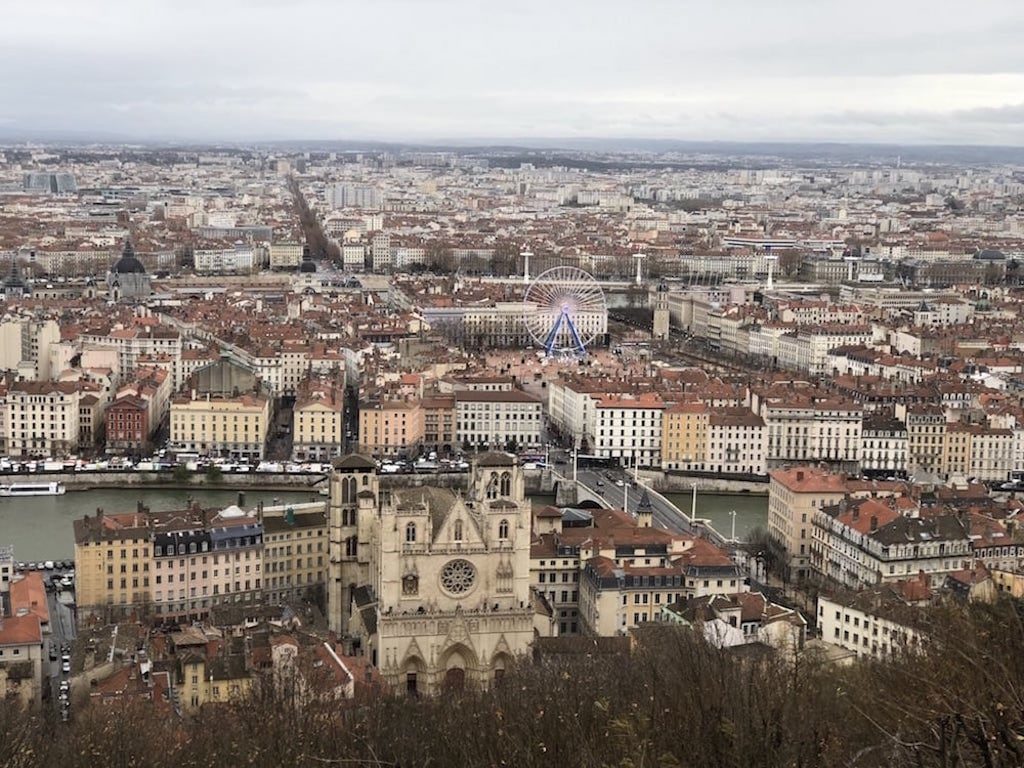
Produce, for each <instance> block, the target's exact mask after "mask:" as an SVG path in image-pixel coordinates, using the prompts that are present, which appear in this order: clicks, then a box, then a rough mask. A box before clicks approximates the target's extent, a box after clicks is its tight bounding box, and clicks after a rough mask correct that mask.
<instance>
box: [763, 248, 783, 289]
mask: <svg viewBox="0 0 1024 768" xmlns="http://www.w3.org/2000/svg"><path fill="white" fill-rule="evenodd" d="M764 260H765V261H767V262H768V284H767V285H765V289H766V290H769V291H770V290H772V289H774V288H775V281H774V280H773V277H774V276H775V262H776V261H778V260H779V257H778V256H776V255H775V254H774V253H770V254H768V255H767V256H765V257H764Z"/></svg>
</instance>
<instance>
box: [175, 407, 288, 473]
mask: <svg viewBox="0 0 1024 768" xmlns="http://www.w3.org/2000/svg"><path fill="white" fill-rule="evenodd" d="M270 416H271V412H270V398H268V397H267V396H266V395H256V394H245V395H240V396H238V397H215V396H209V395H208V396H206V397H203V398H202V399H199V398H198V397H190V396H185V397H179V398H176V399H175V400H173V401H172V402H171V445H172V446H173V447H174V448H175V449H176V450H178V451H190V452H195V453H199V454H203V455H208V454H220V455H227V456H231V457H232V458H241V459H262V458H263V452H264V449H265V447H266V443H267V434H268V433H269V431H270Z"/></svg>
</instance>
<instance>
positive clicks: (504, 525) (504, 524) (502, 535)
mask: <svg viewBox="0 0 1024 768" xmlns="http://www.w3.org/2000/svg"><path fill="white" fill-rule="evenodd" d="M498 539H499V540H500V541H507V540H508V520H502V521H501V522H500V523H498Z"/></svg>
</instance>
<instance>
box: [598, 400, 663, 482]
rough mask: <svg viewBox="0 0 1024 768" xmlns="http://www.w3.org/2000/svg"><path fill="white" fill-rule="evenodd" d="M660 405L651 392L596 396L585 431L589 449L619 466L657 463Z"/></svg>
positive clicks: (659, 447) (658, 460)
mask: <svg viewBox="0 0 1024 768" xmlns="http://www.w3.org/2000/svg"><path fill="white" fill-rule="evenodd" d="M664 409H665V402H664V401H663V400H662V399H661V397H660V396H659V395H657V394H655V393H644V394H640V395H637V396H636V397H630V396H624V395H601V396H599V397H597V398H596V400H595V403H594V416H593V423H592V424H591V425H589V432H588V434H587V439H588V442H589V444H590V446H591V452H592V453H593V454H594V455H595V456H600V457H602V458H607V459H618V461H619V462H620V463H621V464H622V465H623V466H640V467H660V466H661V442H662V411H663V410H664Z"/></svg>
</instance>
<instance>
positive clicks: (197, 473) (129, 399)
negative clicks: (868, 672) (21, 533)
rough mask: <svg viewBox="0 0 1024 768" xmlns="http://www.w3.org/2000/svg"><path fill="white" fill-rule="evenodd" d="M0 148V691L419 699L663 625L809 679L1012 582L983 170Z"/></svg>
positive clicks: (1002, 394)
mask: <svg viewBox="0 0 1024 768" xmlns="http://www.w3.org/2000/svg"><path fill="white" fill-rule="evenodd" d="M0 160H2V165H0V248H2V255H3V260H4V267H3V272H4V275H5V277H4V280H3V286H2V291H3V297H4V303H3V318H2V323H0V335H2V338H3V343H2V345H0V348H2V356H3V367H4V369H5V371H6V372H5V375H4V380H3V384H2V386H0V403H2V408H0V415H2V418H0V452H2V453H3V455H4V458H3V459H2V460H0V468H2V470H3V472H4V476H3V477H4V485H3V486H2V488H0V493H2V495H3V496H5V497H6V498H4V499H3V500H2V501H0V505H2V507H3V514H4V515H5V516H9V515H10V516H15V515H28V516H31V515H32V514H33V506H34V505H37V504H45V503H52V502H53V501H54V500H55V499H56V500H59V502H60V503H62V504H64V506H63V507H61V509H62V510H63V512H62V514H63V516H64V519H63V520H59V519H58V518H56V517H54V518H52V522H49V523H46V525H47V526H49V527H50V528H51V529H50V530H42V529H37V530H34V531H33V537H34V540H35V541H38V540H39V539H42V540H43V541H46V542H50V543H49V544H47V545H46V546H49V547H52V550H51V551H52V552H53V553H54V554H53V559H52V560H39V561H38V562H32V561H29V562H25V561H23V560H21V559H19V556H18V552H19V550H18V548H17V547H16V546H12V545H13V544H15V542H12V541H9V540H8V541H5V542H4V543H5V545H6V546H5V548H4V549H3V550H2V551H3V558H4V559H3V563H2V565H0V572H2V573H3V581H2V587H3V596H4V609H5V616H4V618H3V621H2V623H0V648H2V656H0V673H2V674H0V684H2V687H0V691H2V692H3V694H4V696H5V699H6V700H7V701H18V702H20V703H21V704H22V705H23V706H25V707H26V708H29V709H35V710H39V711H43V712H50V713H52V714H51V715H50V716H53V717H56V718H57V719H58V721H63V723H64V724H68V726H70V724H71V723H72V722H73V721H75V720H76V719H77V718H84V717H85V716H86V713H88V712H89V710H90V709H92V708H95V707H97V706H106V705H116V704H128V703H131V704H135V705H137V704H139V703H140V702H145V705H146V706H148V707H151V708H153V710H154V711H156V712H161V713H163V714H164V715H165V716H172V717H175V718H179V719H180V721H181V722H182V723H183V724H187V723H188V721H189V719H190V718H195V717H197V716H199V715H200V713H202V712H205V711H207V710H208V709H210V708H214V709H215V708H217V707H232V706H237V705H238V704H239V702H241V701H243V700H245V699H246V698H247V697H251V696H253V695H255V694H254V690H255V689H257V688H259V687H260V686H268V685H269V686H275V685H278V686H279V685H281V684H282V681H283V680H288V681H290V682H291V683H292V684H297V685H298V686H299V689H300V690H301V692H302V695H303V696H304V697H308V698H309V699H311V700H317V701H331V702H335V703H336V704H337V705H338V706H342V705H343V702H346V701H348V702H352V703H353V705H354V706H359V704H358V703H359V702H367V701H373V700H375V699H379V698H381V697H395V696H414V697H434V696H454V695H457V693H458V692H460V691H468V690H474V691H486V690H488V689H490V688H494V687H495V686H497V685H499V684H500V682H501V680H502V679H503V678H504V677H505V675H506V673H509V674H511V673H513V670H515V669H516V668H517V667H519V666H521V665H522V664H523V663H524V659H528V658H532V659H533V660H534V662H533V663H537V664H541V665H544V664H557V663H559V660H560V659H564V658H566V657H573V656H575V655H578V654H581V653H591V654H592V653H595V652H596V653H600V654H609V655H612V656H619V657H621V658H622V659H623V660H625V659H627V658H628V657H629V656H630V654H631V653H635V652H636V651H633V650H631V649H633V648H635V646H636V644H637V643H638V642H639V643H643V642H644V638H645V637H651V636H653V635H650V634H649V633H650V631H651V630H652V629H653V628H659V627H660V628H661V629H662V630H664V629H666V628H667V627H673V628H675V631H679V632H689V633H694V637H696V638H699V639H700V641H701V642H704V643H706V644H708V645H709V646H710V647H711V648H713V649H718V650H720V651H721V652H723V653H725V654H726V657H725V658H729V657H730V655H731V656H732V658H733V659H734V661H733V662H732V663H734V664H745V663H748V662H747V661H744V660H745V659H750V658H752V657H751V656H750V654H751V653H753V652H756V653H757V654H758V655H759V656H758V657H761V656H764V655H767V657H770V658H772V659H774V660H775V661H776V663H780V664H782V665H783V666H785V665H792V664H794V663H800V662H801V660H804V659H807V660H808V662H807V663H812V662H811V661H810V660H814V661H813V663H816V664H824V665H828V666H834V667H837V668H839V667H845V666H848V665H858V664H864V663H871V662H879V663H886V662H891V661H892V660H896V659H902V658H905V657H906V656H907V655H908V654H909V655H915V654H927V653H928V650H927V649H928V647H929V645H930V643H931V642H933V640H932V639H931V638H930V637H929V632H928V629H927V627H928V625H929V619H928V617H929V616H930V615H931V611H933V610H936V607H937V606H945V608H946V609H947V610H948V609H949V607H950V606H957V605H964V606H966V605H970V604H972V603H976V602H981V603H989V604H994V603H996V602H997V601H1000V600H1004V599H1013V600H1016V599H1020V598H1021V597H1022V596H1024V535H1022V533H1021V531H1020V530H1019V529H1018V526H1017V523H1018V521H1017V516H1018V514H1019V512H1020V510H1021V508H1022V502H1021V500H1020V499H1019V498H1017V491H1018V490H1024V409H1022V404H1021V398H1020V393H1021V391H1024V352H1022V350H1024V343H1022V342H1021V339H1020V338H1017V337H1018V336H1021V337H1022V338H1024V330H1020V329H1018V326H1019V325H1020V322H1021V321H1020V308H1021V306H1022V303H1021V302H1022V297H1024V293H1022V291H1021V288H1020V278H1019V277H1018V271H1019V266H1020V261H1019V260H1020V259H1021V256H1022V254H1024V208H1022V205H1024V171H1021V170H1020V169H1019V168H1018V167H1014V166H1004V165H998V166H993V167H978V166H970V167H966V166H958V165H956V164H950V163H946V162H932V163H927V162H920V161H919V162H917V163H915V164H913V165H909V164H903V163H902V161H901V158H900V157H893V158H884V159H879V160H877V161H869V162H864V163H859V164H858V163H849V162H842V163H837V162H833V161H830V160H828V159H819V160H815V159H814V158H813V157H807V158H803V159H800V160H799V161H798V160H796V159H792V158H786V157H778V156H772V155H764V156H746V157H728V156H721V157H714V156H707V155H703V154H702V155H686V154H675V153H670V154H664V155H656V154H649V153H634V154H615V153H580V152H576V153H566V152H555V151H525V150H523V151H517V152H515V153H510V152H508V151H504V150H487V149H481V150H474V151H468V150H463V151H459V150H449V151H430V150H427V149H415V150H414V149H403V148H396V149H394V150H388V151H321V150H318V151H297V150H291V149H267V148H248V149H218V148H206V149H201V150H184V149H177V150H172V149H138V148H128V147H102V146H92V147H61V146H42V145H38V146H32V145H17V146H10V147H7V148H5V149H4V151H3V154H2V157H0ZM104 488H107V489H110V488H115V489H116V488H122V489H123V488H128V489H135V491H136V496H137V498H138V500H137V501H136V502H135V503H131V504H129V503H124V506H122V507H121V508H116V509H113V508H101V507H94V506H92V505H90V496H91V495H92V494H95V493H98V492H99V491H101V490H102V489H104ZM154 488H156V489H158V490H163V489H172V488H177V489H186V490H185V492H186V493H188V494H189V496H188V498H187V500H186V501H185V503H183V504H181V503H179V504H178V505H177V506H174V507H172V508H160V509H155V508H150V506H149V505H148V503H147V502H146V498H147V497H146V494H147V493H151V492H152V491H153V489H154ZM210 489H220V490H223V491H224V492H225V493H226V494H227V496H228V497H229V499H230V498H231V497H235V498H234V499H233V500H228V501H224V502H223V503H219V504H214V505H210V504H207V505H204V504H203V503H201V502H200V501H199V500H198V498H192V497H191V491H192V490H194V491H195V492H196V494H199V493H201V492H203V491H208V490H210ZM258 491H266V492H272V493H280V494H281V497H282V498H277V497H275V498H274V499H273V500H271V501H269V502H265V501H263V500H260V501H259V502H258V503H256V504H247V503H246V494H247V493H249V494H252V493H254V492H258ZM698 491H700V493H701V494H704V493H709V492H714V493H717V494H720V495H724V496H725V497H726V498H728V497H729V496H730V495H733V496H734V497H735V498H736V499H737V500H739V499H743V500H750V499H752V498H760V499H762V502H761V503H763V506H760V507H759V508H755V511H754V512H753V513H752V519H750V520H747V521H745V522H744V524H743V525H742V526H741V528H742V529H741V531H740V533H739V534H737V530H736V513H735V512H732V513H731V519H726V520H723V519H721V518H720V519H719V520H717V521H714V520H710V519H708V518H707V517H704V516H702V515H701V508H702V506H703V503H704V501H705V496H703V495H701V496H700V497H698ZM125 493H129V494H130V493H132V491H131V490H127V491H125ZM289 493H290V494H291V495H287V494H289ZM51 497H53V498H51ZM698 500H700V503H698ZM726 503H727V504H728V502H726ZM40 514H41V513H40ZM68 519H70V520H72V521H73V525H69V524H68V522H67V520H68ZM37 520H38V523H37V525H44V522H43V521H44V520H47V521H48V520H51V518H49V517H45V516H41V517H39V518H37ZM716 523H717V525H716ZM4 527H7V524H6V523H5V525H4ZM61 537H63V538H64V539H65V543H64V545H63V546H61V545H57V544H56V543H55V542H56V541H57V540H59V539H60V538H61ZM72 542H73V557H65V559H63V560H62V559H59V558H60V555H61V553H67V552H70V551H72V550H71V545H72ZM40 556H41V557H43V556H47V553H45V552H43V553H41V555H40ZM620 640H621V641H623V642H622V643H621V644H620V643H619V641H620ZM595 643H596V644H595ZM588 649H589V650H588ZM741 651H742V653H740V652H741ZM737 654H738V655H737Z"/></svg>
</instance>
